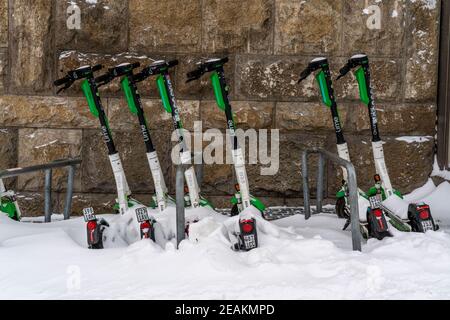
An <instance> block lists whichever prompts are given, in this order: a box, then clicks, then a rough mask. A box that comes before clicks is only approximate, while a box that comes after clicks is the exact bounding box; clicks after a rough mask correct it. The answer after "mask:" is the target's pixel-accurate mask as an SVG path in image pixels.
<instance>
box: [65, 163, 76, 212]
mask: <svg viewBox="0 0 450 320" xmlns="http://www.w3.org/2000/svg"><path fill="white" fill-rule="evenodd" d="M74 177H75V166H74V165H71V166H69V169H68V175H67V191H66V202H65V205H64V220H67V219H69V218H70V212H71V210H72V195H73V181H74Z"/></svg>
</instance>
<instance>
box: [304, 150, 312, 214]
mask: <svg viewBox="0 0 450 320" xmlns="http://www.w3.org/2000/svg"><path fill="white" fill-rule="evenodd" d="M302 176H303V205H304V206H305V219H306V220H308V219H309V218H310V217H311V207H310V204H309V175H308V150H305V151H303V154H302Z"/></svg>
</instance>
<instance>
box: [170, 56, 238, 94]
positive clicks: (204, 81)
mask: <svg viewBox="0 0 450 320" xmlns="http://www.w3.org/2000/svg"><path fill="white" fill-rule="evenodd" d="M223 56H225V55H223V54H214V55H211V57H214V58H217V57H219V58H222V57H223ZM227 56H228V59H229V61H228V62H227V63H226V64H225V66H224V70H225V75H226V80H227V84H228V86H229V87H230V92H229V94H230V98H231V99H233V98H234V97H235V94H236V93H235V91H234V83H235V80H234V78H235V72H234V71H235V70H234V69H235V62H236V59H235V56H234V55H227ZM202 59H204V56H201V55H188V56H179V57H178V60H179V64H178V66H177V68H176V71H175V73H176V78H175V79H176V80H175V81H176V83H175V94H176V95H177V97H179V98H186V99H193V98H194V99H214V91H213V88H212V85H211V80H210V77H209V76H208V75H205V76H203V77H202V78H200V79H199V80H196V81H191V82H188V83H186V73H188V72H189V71H192V70H194V69H195V67H196V66H195V64H196V63H197V62H199V61H201V60H202ZM172 81H173V80H172Z"/></svg>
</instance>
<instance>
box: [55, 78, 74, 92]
mask: <svg viewBox="0 0 450 320" xmlns="http://www.w3.org/2000/svg"><path fill="white" fill-rule="evenodd" d="M72 84H73V81H69V82H66V84H65V85H64V87H61V88H59V89H58V91H56V94H59V93H60V92H61V91H64V90H66V89H69V88H70V86H71V85H72Z"/></svg>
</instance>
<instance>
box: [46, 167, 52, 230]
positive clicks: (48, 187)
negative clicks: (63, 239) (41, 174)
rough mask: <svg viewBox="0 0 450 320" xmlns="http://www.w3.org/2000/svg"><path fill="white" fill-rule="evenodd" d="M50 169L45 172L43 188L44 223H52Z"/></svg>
mask: <svg viewBox="0 0 450 320" xmlns="http://www.w3.org/2000/svg"><path fill="white" fill-rule="evenodd" d="M52 175H53V171H52V169H46V170H45V186H44V193H45V199H44V214H45V220H44V221H45V222H51V221H52Z"/></svg>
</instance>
